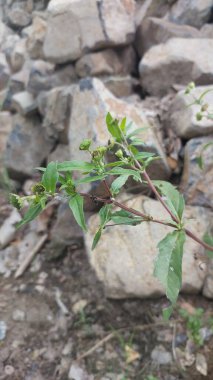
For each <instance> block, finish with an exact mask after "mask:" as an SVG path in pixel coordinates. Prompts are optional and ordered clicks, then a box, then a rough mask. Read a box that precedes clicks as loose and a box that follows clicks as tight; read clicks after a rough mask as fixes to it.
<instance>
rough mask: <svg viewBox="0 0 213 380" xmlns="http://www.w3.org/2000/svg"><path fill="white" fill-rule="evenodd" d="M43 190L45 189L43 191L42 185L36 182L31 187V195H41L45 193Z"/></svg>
mask: <svg viewBox="0 0 213 380" xmlns="http://www.w3.org/2000/svg"><path fill="white" fill-rule="evenodd" d="M45 190H46V189H45V187H44V185H42V183H41V182H38V183H36V184H35V185H33V186H32V192H33V194H36V195H41V194H43V193H44V192H45Z"/></svg>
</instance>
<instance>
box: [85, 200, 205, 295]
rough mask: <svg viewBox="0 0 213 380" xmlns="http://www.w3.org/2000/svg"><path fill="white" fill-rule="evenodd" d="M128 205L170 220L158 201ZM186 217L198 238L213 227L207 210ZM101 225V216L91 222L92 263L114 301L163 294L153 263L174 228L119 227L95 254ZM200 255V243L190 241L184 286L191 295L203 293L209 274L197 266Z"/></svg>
mask: <svg viewBox="0 0 213 380" xmlns="http://www.w3.org/2000/svg"><path fill="white" fill-rule="evenodd" d="M126 204H127V205H128V206H129V207H132V208H134V209H137V210H141V211H142V210H143V211H145V213H146V214H149V215H154V216H155V217H156V218H160V219H166V218H167V213H166V212H165V211H164V210H163V209H162V206H161V205H160V204H159V203H158V202H157V201H155V200H151V199H149V198H146V197H143V196H138V197H136V198H135V199H134V200H131V201H128V202H127V203H126ZM185 216H186V218H187V219H188V218H190V229H191V230H192V231H193V232H195V233H196V235H197V236H200V237H202V236H203V235H204V233H205V232H206V231H207V230H208V229H209V228H210V226H212V217H211V213H210V212H208V211H207V210H206V209H205V208H201V207H190V206H187V207H186V213H185ZM98 223H99V218H98V216H92V217H91V219H90V220H89V226H90V229H89V233H88V234H86V235H85V244H86V248H87V253H88V257H89V260H90V263H91V265H92V267H93V268H94V270H95V272H96V274H97V276H98V278H99V279H100V280H101V281H102V282H103V284H104V287H105V292H106V295H107V296H108V297H110V298H128V297H141V298H145V297H153V296H159V295H161V294H163V293H164V291H163V289H162V287H161V285H160V284H159V282H158V280H157V279H156V278H154V277H153V264H154V259H155V257H156V255H157V244H158V242H159V241H160V240H161V239H162V238H163V237H164V236H165V235H166V234H167V233H168V232H169V231H170V228H169V227H166V226H162V225H156V224H155V223H153V224H147V223H142V224H141V225H138V226H135V227H131V226H115V227H113V228H109V229H106V230H105V232H104V234H103V236H102V238H101V240H100V241H99V243H98V246H97V247H96V249H95V250H94V251H91V245H92V240H93V237H94V234H95V231H96V229H97V226H98ZM199 249H200V248H199ZM196 252H197V244H196V243H195V242H194V241H193V240H191V239H189V238H187V240H186V243H185V246H184V256H183V285H182V290H183V291H185V292H187V293H199V291H200V290H201V289H202V286H203V283H204V278H205V271H201V270H200V269H199V268H198V267H197V265H196V263H195V260H194V254H195V253H196Z"/></svg>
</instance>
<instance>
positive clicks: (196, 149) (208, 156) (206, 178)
mask: <svg viewBox="0 0 213 380" xmlns="http://www.w3.org/2000/svg"><path fill="white" fill-rule="evenodd" d="M209 142H212V145H210V146H209V147H208V148H206V149H204V150H203V152H202V149H203V148H204V147H205V145H206V144H208V143H209ZM201 154H202V159H203V169H200V167H199V165H198V163H197V159H198V157H199V156H200V155H201ZM212 178H213V135H211V136H208V137H198V138H194V139H191V140H190V141H189V142H188V143H187V144H186V146H185V155H184V168H183V176H182V182H181V187H182V190H183V193H184V197H185V199H186V202H187V204H189V205H199V206H204V207H210V208H212V209H213V192H212Z"/></svg>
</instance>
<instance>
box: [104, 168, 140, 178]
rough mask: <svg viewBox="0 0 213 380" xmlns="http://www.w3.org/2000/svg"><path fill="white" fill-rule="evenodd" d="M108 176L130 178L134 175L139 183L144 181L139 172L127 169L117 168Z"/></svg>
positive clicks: (109, 172)
mask: <svg viewBox="0 0 213 380" xmlns="http://www.w3.org/2000/svg"><path fill="white" fill-rule="evenodd" d="M108 174H111V175H128V176H130V175H132V176H133V177H134V179H137V180H138V181H142V180H141V175H140V172H139V171H138V170H133V169H125V168H122V167H115V168H113V169H111V170H110V171H108Z"/></svg>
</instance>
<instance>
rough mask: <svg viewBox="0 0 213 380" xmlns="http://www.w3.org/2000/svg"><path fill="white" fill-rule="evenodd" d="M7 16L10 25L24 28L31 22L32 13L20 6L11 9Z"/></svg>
mask: <svg viewBox="0 0 213 380" xmlns="http://www.w3.org/2000/svg"><path fill="white" fill-rule="evenodd" d="M7 16H8V23H9V25H10V26H11V27H12V28H15V29H16V28H17V29H19V28H24V27H25V26H27V25H29V24H30V23H31V15H30V14H29V13H28V12H26V11H25V10H23V9H21V8H18V6H17V7H14V8H13V9H11V10H9V12H8V14H7Z"/></svg>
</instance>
